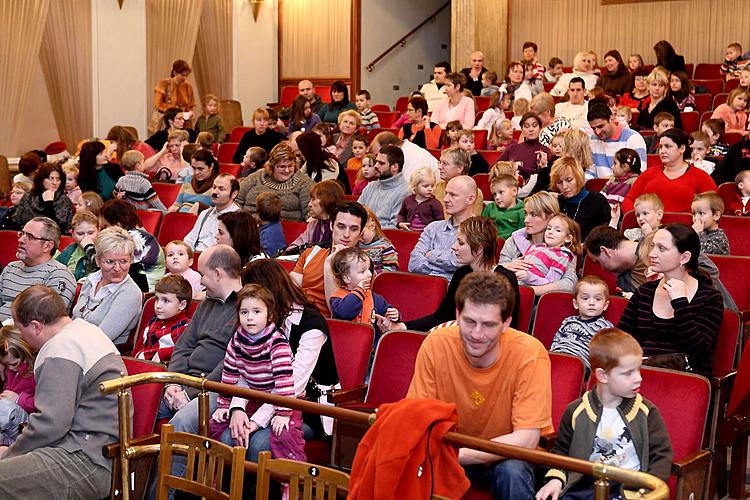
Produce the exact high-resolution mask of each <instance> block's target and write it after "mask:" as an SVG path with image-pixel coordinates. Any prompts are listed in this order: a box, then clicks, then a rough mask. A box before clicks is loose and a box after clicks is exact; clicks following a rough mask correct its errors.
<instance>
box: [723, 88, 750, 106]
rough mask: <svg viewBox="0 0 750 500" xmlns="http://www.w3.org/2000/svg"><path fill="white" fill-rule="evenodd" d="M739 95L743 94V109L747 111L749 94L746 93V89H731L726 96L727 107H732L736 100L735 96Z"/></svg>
mask: <svg viewBox="0 0 750 500" xmlns="http://www.w3.org/2000/svg"><path fill="white" fill-rule="evenodd" d="M740 94H745V108H744V110H745V111H747V108H748V103H749V102H750V99H748V98H750V93H748V91H747V89H744V88H742V87H737V88H735V89H733V90H732V91H731V92H730V93H729V95H728V96H727V106H729V107H730V108H731V107H733V106H734V100H735V99H737V96H739V95H740Z"/></svg>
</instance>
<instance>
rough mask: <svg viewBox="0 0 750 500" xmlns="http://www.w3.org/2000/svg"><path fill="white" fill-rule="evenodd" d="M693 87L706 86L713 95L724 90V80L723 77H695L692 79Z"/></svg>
mask: <svg viewBox="0 0 750 500" xmlns="http://www.w3.org/2000/svg"><path fill="white" fill-rule="evenodd" d="M692 83H693V87H706V88H707V89H708V93H709V94H712V95H716V94H719V93H721V92H723V91H724V80H721V79H713V78H711V79H695V80H692Z"/></svg>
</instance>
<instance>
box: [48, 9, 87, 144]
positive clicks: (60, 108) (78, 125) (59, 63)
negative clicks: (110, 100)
mask: <svg viewBox="0 0 750 500" xmlns="http://www.w3.org/2000/svg"><path fill="white" fill-rule="evenodd" d="M39 60H40V62H41V64H42V72H43V73H44V81H45V83H46V84H47V91H48V92H49V99H50V104H51V105H52V113H53V115H54V117H55V123H56V124H57V130H58V131H59V133H60V138H61V139H62V140H63V141H64V142H65V143H66V144H67V145H68V150H69V151H73V150H74V148H75V145H76V144H77V143H78V141H80V140H81V139H83V138H86V137H91V136H92V134H93V111H92V103H91V100H92V87H91V85H92V81H91V78H92V77H91V74H92V68H91V64H92V62H91V1H90V0H66V1H65V2H52V3H51V4H50V8H49V15H48V16H47V24H46V29H45V31H44V36H43V37H42V45H41V49H40V53H39Z"/></svg>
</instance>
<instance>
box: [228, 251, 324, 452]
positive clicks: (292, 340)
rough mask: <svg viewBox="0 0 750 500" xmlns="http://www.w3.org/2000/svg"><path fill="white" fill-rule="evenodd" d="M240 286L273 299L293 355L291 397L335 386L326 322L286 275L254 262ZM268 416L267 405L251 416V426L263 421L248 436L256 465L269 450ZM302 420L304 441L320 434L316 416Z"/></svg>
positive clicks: (270, 410) (275, 265) (271, 262)
mask: <svg viewBox="0 0 750 500" xmlns="http://www.w3.org/2000/svg"><path fill="white" fill-rule="evenodd" d="M242 283H243V284H248V283H257V284H259V285H261V286H263V287H265V288H267V289H268V290H269V291H270V292H271V293H272V294H273V296H274V299H275V311H274V312H275V314H274V316H275V317H277V318H281V319H280V320H279V321H278V322H277V326H278V327H279V329H280V330H281V331H282V333H283V334H284V335H285V336H286V337H287V339H288V340H289V346H290V347H291V348H292V352H293V353H294V361H292V371H293V377H294V392H295V395H296V396H299V395H300V394H301V393H302V392H303V391H305V392H307V397H308V398H312V397H314V394H313V392H317V390H318V387H316V386H324V387H330V386H332V385H334V384H336V383H337V382H338V374H337V371H336V361H335V359H334V357H333V346H332V344H331V339H330V337H329V336H328V325H327V324H326V320H325V318H323V316H322V315H321V314H320V312H318V310H317V309H316V308H315V307H314V306H311V305H310V304H309V303H308V301H307V299H306V298H305V294H304V293H303V292H302V290H301V289H300V288H299V287H297V285H295V284H294V283H293V282H292V280H291V278H290V277H289V273H288V272H286V270H284V268H283V267H281V265H280V264H279V263H278V262H276V261H275V260H271V259H261V260H256V261H255V262H252V263H250V264H249V265H248V266H247V267H246V268H245V269H244V271H243V274H242ZM267 407H268V408H267ZM264 409H267V410H268V411H265V410H264ZM272 416H273V408H272V407H270V405H265V406H263V407H261V409H260V410H258V412H257V413H256V414H255V416H254V418H253V421H252V422H253V423H255V422H257V420H256V418H263V419H264V420H263V421H262V422H258V423H260V424H261V427H260V428H259V429H258V430H256V431H254V432H253V433H252V435H251V436H250V439H249V442H250V446H248V455H247V458H248V460H252V461H255V462H257V460H258V453H259V452H261V451H264V450H270V441H269V439H270V434H271V426H270V425H267V424H268V422H269V421H270V419H271V417H272ZM303 420H304V422H305V423H304V424H303V425H302V430H303V433H304V436H305V439H311V438H312V437H314V436H315V435H320V434H321V432H322V430H323V429H322V426H321V419H320V417H319V416H317V415H303ZM250 424H251V422H248V425H247V427H248V428H250ZM256 429H257V427H256Z"/></svg>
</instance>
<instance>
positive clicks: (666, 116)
mask: <svg viewBox="0 0 750 500" xmlns="http://www.w3.org/2000/svg"><path fill="white" fill-rule="evenodd" d="M671 128H674V116H672V114H671V113H667V112H666V111H660V112H658V113H656V116H654V131H655V132H656V134H654V135H649V136H647V137H645V138H644V139H643V140H644V141H645V142H646V153H647V154H650V155H653V154H657V153H658V152H659V136H660V135H661V134H662V133H664V132H666V131H667V130H669V129H671Z"/></svg>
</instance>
